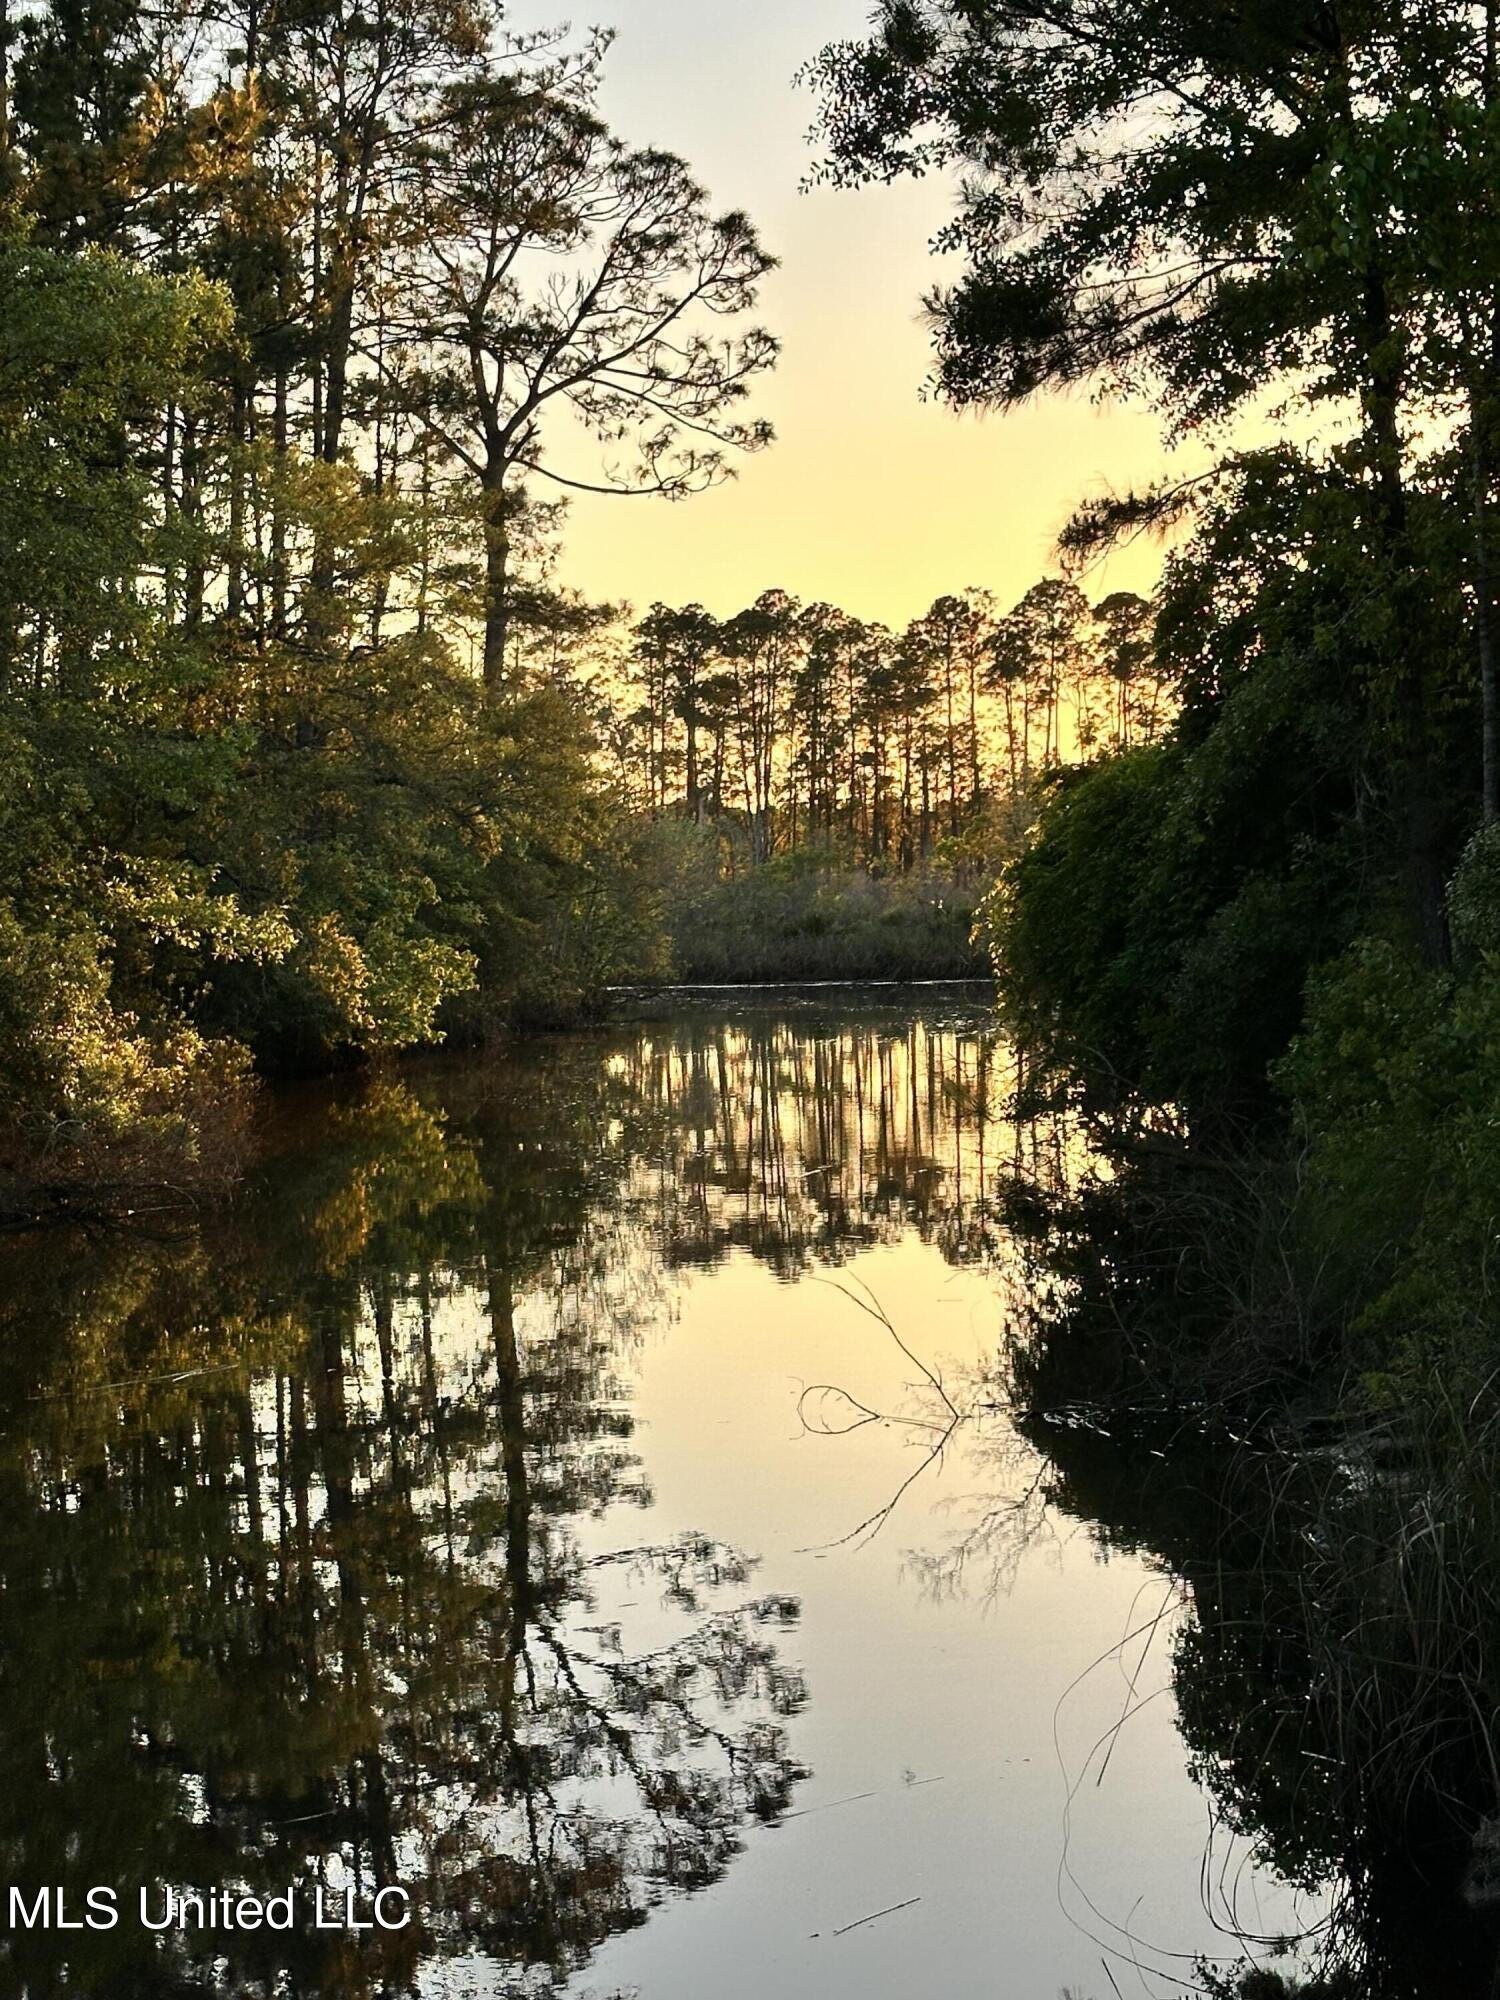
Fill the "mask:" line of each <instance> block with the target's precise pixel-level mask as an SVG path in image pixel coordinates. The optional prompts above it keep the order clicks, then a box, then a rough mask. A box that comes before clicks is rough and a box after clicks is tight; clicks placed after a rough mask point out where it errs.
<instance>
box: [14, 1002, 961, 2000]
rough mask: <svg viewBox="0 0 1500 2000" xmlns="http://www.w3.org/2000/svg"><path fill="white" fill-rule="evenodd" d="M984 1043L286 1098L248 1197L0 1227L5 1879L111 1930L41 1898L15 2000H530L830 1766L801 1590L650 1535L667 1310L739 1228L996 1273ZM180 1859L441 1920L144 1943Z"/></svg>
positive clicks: (791, 1260)
mask: <svg viewBox="0 0 1500 2000" xmlns="http://www.w3.org/2000/svg"><path fill="white" fill-rule="evenodd" d="M995 1050H996V1044H995V1040H994V1037H993V1035H992V1033H991V1032H990V1031H989V1030H988V1029H987V1028H984V1027H982V1026H980V1025H972V1026H969V1027H965V1026H963V1025H962V1024H954V1023H953V1022H951V1021H950V1022H948V1023H946V1024H942V1025H934V1024H931V1023H920V1022H912V1021H910V1020H906V1019H904V1018H903V1019H900V1020H896V1019H885V1018H882V1017H879V1016H872V1017H870V1018H868V1019H865V1020H863V1021H860V1022H857V1023H855V1024H853V1025H850V1024H849V1023H847V1022H846V1023H844V1024H842V1025H838V1026H835V1025H832V1024H820V1023H817V1022H808V1021H803V1022H801V1023H799V1024H798V1025H797V1026H796V1027H795V1028H792V1027H788V1026H787V1025H786V1024H784V1023H778V1022H772V1021H766V1022H751V1023H742V1024H739V1025H731V1026H728V1027H726V1026H725V1025H723V1024H718V1025H717V1026H710V1025H704V1024H699V1023H694V1022H691V1021H687V1022H679V1023H677V1024H669V1025H667V1026H664V1027H650V1026H648V1027H644V1028H630V1029H621V1030H619V1031H616V1032H615V1033H613V1034H610V1035H601V1036H598V1037H592V1038H582V1039H579V1040H577V1041H573V1042H567V1043H558V1044H551V1045H544V1046H539V1047H531V1048H527V1049H524V1050H522V1051H520V1052H519V1053H517V1054H516V1055H515V1056H513V1057H511V1058H509V1059H507V1060H504V1061H502V1062H498V1063H492V1064H487V1065H484V1066H476V1065H469V1066H465V1065H458V1066H444V1067H434V1068H433V1069H432V1070H431V1071H429V1072H425V1073H415V1074H413V1075H411V1076H409V1077H403V1078H402V1079H401V1080H399V1081H392V1080H385V1081H377V1082H375V1083H372V1084H369V1085H366V1086H365V1087H363V1088H361V1089H359V1090H357V1091H353V1092H350V1091H344V1092H341V1093H328V1094H320V1093H303V1094H300V1095H297V1096H294V1097H291V1098H288V1099H286V1100H284V1101H282V1102H280V1103H279V1104H278V1105H277V1106H275V1107H274V1108H273V1110H272V1112H271V1113H270V1115H269V1116H268V1119H267V1124H266V1132H265V1143H264V1158H263V1163H262V1167H261V1169H260V1171H259V1173H258V1174H257V1176H256V1179H255V1181H254V1183H253V1184H252V1186H251V1187H249V1188H248V1189H247V1190H246V1193H245V1195H244V1197H243V1199H242V1200H241V1201H240V1202H239V1203H238V1205H237V1207H236V1209H235V1212H234V1214H233V1215H232V1216H230V1217H229V1218H227V1219H220V1220H218V1221H213V1222H208V1221H205V1222H202V1223H200V1224H196V1225H195V1224H192V1223H190V1222H188V1221H186V1220H184V1219H183V1218H182V1217H179V1216H172V1215H162V1216H160V1217H157V1218H146V1219H144V1226H143V1227H141V1228H137V1229H134V1230H132V1231H130V1232H128V1233H122V1234H119V1235H110V1236H105V1237H93V1238H87V1237H84V1236H82V1235H80V1236H77V1237H74V1238H71V1239H63V1238H61V1237H59V1236H57V1235H50V1236H47V1237H36V1238H23V1239H17V1240H15V1241H13V1242H11V1243H10V1244H9V1245H8V1246H7V1249H6V1255H5V1263H4V1270H3V1274H0V1283H3V1291H0V1337H3V1339H4V1341H5V1345H6V1353H7V1357H8V1363H9V1365H8V1367H7V1368H6V1370H5V1371H4V1373H3V1377H0V1488H3V1503H4V1504H3V1511H0V1605H3V1616H4V1621H5V1628H4V1629H5V1637H4V1645H3V1648H0V1769H3V1770H4V1772H5V1774H6V1779H7V1782H6V1784H5V1786H4V1789H3V1792H0V1850H3V1854H4V1871H3V1873H4V1881H5V1883H6V1885H7V1886H8V1885H10V1884H17V1885H21V1886H22V1887H23V1888H24V1889H25V1891H26V1894H27V1900H28V1903H29V1902H30V1900H31V1898H32V1896H33V1894H34V1891H35V1890H36V1889H38V1888H40V1887H42V1886H45V1885H53V1886H55V1887H56V1888H57V1889H58V1890H59V1891H60V1892H61V1893H62V1895H63V1896H64V1898H65V1903H64V1907H65V1908H66V1910H67V1912H68V1914H69V1915H70V1916H72V1915H75V1914H76V1913H78V1912H80V1911H81V1908H82V1904H83V1898H84V1895H85V1892H86V1890H87V1889H88V1888H89V1887H91V1886H95V1885H105V1886H109V1887H111V1888H113V1889H115V1890H116V1891H117V1893H118V1896H119V1902H120V1907H121V1910H122V1919H121V1921H120V1922H119V1924H118V1925H117V1926H116V1927H114V1928H112V1929H108V1930H94V1929H83V1930H77V1931H74V1930H60V1929H57V1928H51V1929H44V1928H41V1927H36V1928H27V1927H26V1926H25V1925H24V1924H18V1923H17V1922H16V1921H15V1920H14V1917H12V1921H11V1924H10V1926H9V1931H8V1935H7V1938H6V1941H5V1947H4V1951H3V1955H0V1993H4V1994H13V1995H16V1996H18V2000H19V1996H22V1995H27V1996H39V1995H43V1994H51V1993H53V1992H62V1991H67V1992H80V1993H90V1994H93V1993H97V1994H101V1995H103V1994H108V1995H109V1996H111V2000H118V1996H132V1995H136V1994H139V1995H143V1996H144V1995H147V1994H149V1995H152V1996H161V1995H172V1994H181V1995H189V1994H200V1993H209V1992H212V1993H215V1994H223V1995H240V1994H243V1995H252V1994H256V1995H258V1994H266V1995H269V1994H272V1993H276V1994H297V1995H302V1994H307V1995H313V1994H325V1993H326V1994H333V1993H337V1994H340V1995H351V1996H353V1995H375V1994H397V1993H404V1992H408V1991H413V1990H416V1988H417V1987H418V1986H419V1984H420V1983H421V1982H422V1978H423V1973H422V1968H423V1966H424V1965H425V1964H428V1963H431V1962H434V1961H439V1960H442V1959H444V1958H454V1957H461V1958H463V1959H465V1961H466V1962H470V1963H482V1964H483V1965H484V1967H485V1968H486V1970H485V1974H484V1977H485V1981H486V1984H485V1986H484V1990H485V1991H487V1992H491V1993H505V1992H509V1991H512V1990H514V1991H517V1992H519V1991H522V1990H524V1991H526V1992H528V1993H533V1992H536V1991H538V1990H541V1989H539V1987H538V1984H537V1982H538V1980H541V1982H542V1987H543V1988H545V1986H546V1985H547V1983H548V1982H549V1981H551V1982H556V1981H560V1980H564V1979H566V1978H567V1977H568V1976H569V1975H570V1974H572V1973H574V1972H575V1971H576V1970H577V1969H578V1968H579V1967H581V1966H583V1965H584V1964H586V1962H587V1961H588V1959H589V1957H590V1955H591V1953H592V1952H593V1951H594V1950H595V1948H596V1947H597V1946H598V1945H599V1943H600V1942H601V1941H602V1940H603V1939H605V1938H606V1937H608V1936H610V1935H611V1934H613V1933H615V1932H618V1931H621V1930H623V1929H625V1928H627V1927H630V1926H632V1925H635V1924H638V1923H639V1922H641V1921H642V1919H643V1917H644V1916H645V1915H646V1913H647V1912H648V1911H649V1910H650V1909H651V1908H652V1907H653V1905H654V1904H655V1902H656V1901H657V1900H658V1899H660V1898H661V1897H662V1896H663V1895H665V1894H667V1893H668V1892H671V1891H682V1890H691V1889H696V1888H701V1887H703V1886H704V1885H706V1884H709V1883H712V1882H714V1881H715V1880H716V1879H718V1878H719V1877H720V1876H721V1875H722V1874H723V1872H724V1870H725V1869H726V1868H727V1867H728V1866H729V1864H730V1862H731V1860H732V1858H733V1856H734V1855H735V1853H736V1851H737V1849H738V1846H739V1844H740V1841H741V1836H742V1830H743V1828H744V1827H745V1825H746V1824H747V1822H749V1821H751V1820H753V1819H756V1818H759V1819H761V1820H774V1819H775V1818H776V1817H777V1816H778V1815H779V1814H780V1813H781V1812H782V1811H783V1809H784V1808H785V1806H786V1804H787V1802H788V1800H789V1798H790V1797H791V1795H792V1791H793V1788H794V1786H795V1785H796V1783H797V1781H798V1778H799V1776H800V1775H801V1766H800V1764H799V1762H798V1757H797V1753H796V1721H795V1718H796V1717H797V1714H798V1711H799V1710H800V1709H801V1707H802V1705H803V1703H804V1701H805V1699H806V1689H805V1687H804V1684H803V1680H802V1678H801V1676H800V1674H799V1672H798V1670H797V1666H796V1661H795V1656H794V1653H789V1650H788V1648H789V1645H791V1644H794V1628H795V1625H796V1622H797V1617H798V1605H797V1602H796V1600H795V1599H794V1598H792V1597H789V1596H787V1595H785V1594H781V1593H771V1594H769V1595H767V1594H758V1593H757V1590H756V1587H755V1574H754V1572H755V1563H754V1560H753V1557H752V1556H751V1555H747V1554H746V1553H744V1552H742V1551H740V1550H738V1549H735V1548H731V1547H728V1546H726V1545H725V1544H723V1543H721V1542H720V1541H718V1540H717V1539H715V1537H714V1533H713V1523H711V1522H705V1523H703V1524H701V1526H700V1528H699V1530H698V1531H696V1532H693V1533H682V1534H676V1535H673V1536H672V1537H670V1538H669V1539H667V1540H666V1541H665V1542H661V1541H657V1540H654V1539H653V1536H652V1533H651V1526H650V1516H649V1508H650V1503H651V1492H650V1486H649V1482H648V1479H647V1476H646V1472H645V1470H644V1468H643V1466H642V1463H641V1459H640V1457H639V1454H638V1451H637V1448H636V1443H635V1440H634V1438H633V1435H632V1429H633V1426H632V1417H631V1413H630V1407H629V1402H630V1389H631V1378H632V1370H633V1366H634V1356H635V1353H636V1350H637V1346H638V1343H639V1340H640V1338H641V1333H642V1329H643V1327H645V1326H646V1325H648V1324H650V1323H651V1322H652V1321H653V1320H654V1319H656V1318H659V1317H660V1315H661V1314H662V1313H663V1311H664V1310H665V1309H666V1307H667V1305H668V1302H669V1293H670V1284H671V1273H672V1270H673V1268H674V1267H677V1266H684V1265H692V1266H705V1265H710V1264H713V1263H716V1262H718V1261H720V1260H722V1259H724V1258H726V1257H728V1256H729V1255H730V1254H731V1253H732V1252H733V1251H735V1250H744V1251H748V1252H749V1253H750V1254H751V1255H752V1256H753V1257H755V1258H757V1259H760V1260H763V1261H764V1262H765V1263H766V1264H767V1265H769V1266H770V1267H771V1268H772V1269H773V1270H774V1271H776V1272H777V1273H778V1274H780V1275H781V1276H784V1277H788V1278H790V1277H793V1276H795V1275H796V1274H797V1273H799V1272H801V1271H803V1270H805V1269H807V1268H808V1266H809V1265H810V1264H811V1263H818V1262H821V1263H825V1264H829V1265H833V1264H837V1263H839V1262H841V1261H842V1260H843V1259H845V1258H847V1257H848V1256H849V1255H850V1254H851V1253H852V1252H853V1251H854V1250H855V1249H856V1248H858V1247H859V1246H861V1245H865V1244H869V1243H873V1242H879V1241H889V1240H894V1239H895V1238H896V1237H898V1236H899V1235H901V1234H902V1233H903V1232H907V1231H911V1230H915V1231H916V1232H918V1233H919V1234H920V1235H921V1236H922V1238H923V1239H924V1240H927V1241H930V1242H933V1243H936V1244H938V1245H940V1246H941V1248H942V1250H943V1253H944V1254H945V1255H946V1256H949V1257H951V1258H954V1259H963V1258H972V1257H976V1256H978V1255H980V1254H981V1253H982V1252H983V1250H984V1248H985V1246H986V1231H987V1228H988V1222H987V1219H986V1211H985V1208H984V1204H983V1202H982V1201H981V1200H980V1199H979V1197H980V1195H981V1193H982V1190H983V1187H984V1184H985V1179H986V1175H987V1173H988V1171H989V1160H988V1157H987V1153H986V1147H987V1145H988V1143H989V1136H990V1135H989V1111H988V1104H989V1102H990V1082H991V1071H992V1067H993V1065H994V1063H995V1061H996V1053H995ZM632 1513H638V1514H639V1515H640V1516H641V1519H640V1525H639V1528H638V1529H637V1530H635V1531H633V1532H626V1529H627V1527H628V1522H629V1520H630V1517H631V1514H632ZM163 1883H166V1884H175V1885H179V1886H181V1887H183V1888H190V1889H193V1890H196V1891H197V1892H198V1893H200V1894H202V1895H204V1896H207V1895H208V1894H209V1893H210V1892H213V1891H225V1890H228V1891H232V1892H233V1893H234V1894H235V1895H254V1896H258V1897H268V1896H273V1895H278V1894H280V1893H281V1892H282V1891H284V1890H286V1889H287V1888H288V1887H291V1886H296V1887H298V1888H299V1889H300V1890H301V1891H303V1892H305V1891H306V1890H308V1889H310V1888H311V1886H312V1885H314V1884H317V1885H323V1886H325V1887H327V1888H328V1889H329V1890H330V1891H335V1892H337V1896H338V1897H341V1896H342V1894H343V1893H344V1891H346V1890H350V1889H352V1891H353V1892H354V1894H355V1897H356V1899H357V1906H358V1907H359V1908H360V1909H361V1910H367V1909H368V1907H369V1903H370V1899H371V1898H372V1897H373V1896H374V1895H376V1894H377V1893H378V1891H379V1890H380V1889H382V1888H383V1887H385V1886H387V1885H391V1884H397V1883H400V1884H404V1885H406V1886H408V1887H409V1888H411V1889H412V1890H413V1892H414V1901H415V1905H416V1909H417V1912H418V1916H417V1920H416V1922H415V1923H414V1924H413V1925H412V1926H410V1927H409V1928H407V1929H404V1930H394V1931H389V1932H386V1931H380V1930H375V1931H368V1932H363V1933H357V1934H356V1933H345V1932H340V1931H336V1930H333V1931H330V1930H318V1929H314V1928H313V1927H312V1926H311V1924H310V1923H309V1922H308V1921H307V1920H306V1912H307V1910H308V1909H309V1908H310V1897H308V1896H307V1895H306V1894H305V1893H303V1894H299V1898H298V1902H297V1912H298V1922H297V1925H296V1928H295V1929H293V1930H292V1931H290V1932H270V1931H267V1930H263V1929H262V1930H255V1931H249V1930H246V1931H237V1930H233V1929H217V1930H214V1931H211V1932H199V1931H196V1930H193V1929H188V1930H184V1931H168V1932H165V1933H162V1934H161V1935H159V1936H158V1935H153V1934H151V1933H148V1932H145V1931H143V1930H142V1929H141V1927H140V1925H139V1924H138V1922H137V1921H136V1918H135V1909H136V1899H137V1894H138V1890H139V1888H140V1886H141V1885H160V1884H163ZM335 1900H336V1898H335V1897H330V1901H335ZM151 1907H152V1909H153V1910H156V1909H159V1907H160V1898H159V1894H154V1895H153V1899H152V1905H151Z"/></svg>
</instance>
